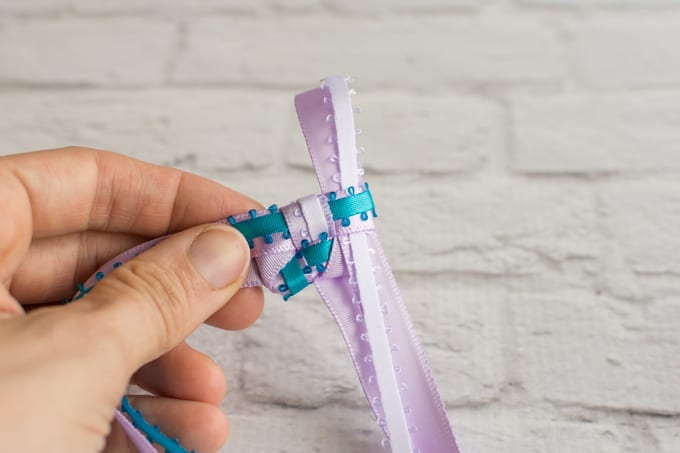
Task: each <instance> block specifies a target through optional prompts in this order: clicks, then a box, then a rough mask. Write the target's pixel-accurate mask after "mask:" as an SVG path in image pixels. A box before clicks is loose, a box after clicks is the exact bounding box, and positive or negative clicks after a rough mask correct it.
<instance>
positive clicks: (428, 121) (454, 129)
mask: <svg viewBox="0 0 680 453" xmlns="http://www.w3.org/2000/svg"><path fill="white" fill-rule="evenodd" d="M356 103H357V105H359V106H360V107H361V112H362V113H361V114H360V115H357V116H356V119H355V122H356V125H357V127H359V128H360V129H361V130H362V131H365V133H362V134H361V135H359V136H358V137H357V143H358V144H359V145H360V146H363V147H364V148H365V149H366V150H367V152H368V153H369V154H367V155H365V156H360V158H361V160H362V163H363V166H364V168H365V170H366V171H369V172H375V173H393V172H408V173H414V172H421V173H427V174H432V173H451V172H461V171H472V170H475V169H476V168H478V167H480V166H481V165H482V164H483V162H484V161H485V159H486V156H487V155H488V154H499V153H500V152H501V150H500V147H501V132H502V119H501V114H500V111H499V109H498V108H497V106H495V105H494V104H493V103H491V102H489V101H485V100H481V99H475V98H470V97H463V96H457V97H440V96H423V95H407V94H397V93H395V94H390V95H389V96H386V95H385V94H384V93H382V94H366V95H363V94H361V93H360V94H359V95H358V96H357V100H356ZM288 130H289V132H290V135H291V146H290V147H289V148H290V149H295V148H298V147H301V146H299V143H300V142H301V141H300V140H299V138H298V137H299V135H300V131H299V127H297V125H295V124H293V121H291V125H290V127H289V128H288ZM287 159H288V161H289V162H290V163H291V164H293V165H296V166H301V167H308V168H311V162H310V160H309V157H308V155H307V153H303V152H290V153H288V154H287Z"/></svg>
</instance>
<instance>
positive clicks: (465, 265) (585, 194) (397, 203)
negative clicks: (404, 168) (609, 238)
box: [368, 175, 599, 276]
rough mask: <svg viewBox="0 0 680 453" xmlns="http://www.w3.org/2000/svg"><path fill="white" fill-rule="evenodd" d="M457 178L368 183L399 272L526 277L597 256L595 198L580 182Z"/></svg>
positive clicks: (376, 180) (379, 220)
mask: <svg viewBox="0 0 680 453" xmlns="http://www.w3.org/2000/svg"><path fill="white" fill-rule="evenodd" d="M369 176H370V175H369ZM455 179H456V178H455V177H445V178H417V179H414V178H407V177H403V178H398V177H393V178H389V179H388V178H385V179H377V178H370V179H368V180H369V181H374V182H373V184H372V191H373V192H374V194H375V197H374V198H375V200H376V203H377V211H378V214H379V216H380V217H379V218H378V219H377V220H378V229H379V231H380V233H381V235H382V237H383V241H384V245H385V248H386V249H387V253H388V255H389V256H391V258H392V262H393V265H394V267H395V269H397V270H399V271H407V272H448V271H453V272H460V273H467V274H474V275H487V276H489V275H494V276H500V275H503V276H513V275H515V276H522V275H535V274H540V273H543V272H545V271H547V270H548V269H549V268H550V267H552V266H553V263H558V264H557V265H558V266H559V263H562V262H564V261H565V260H567V259H569V258H572V257H578V258H592V257H597V256H599V252H598V241H599V233H598V231H597V220H596V209H595V205H594V197H593V196H592V194H591V193H590V192H589V190H588V189H587V188H585V187H583V186H581V185H580V184H564V185H556V184H551V183H547V184H544V183H542V182H540V181H532V182H520V181H515V180H513V181H508V180H504V179H502V178H495V177H494V178H489V179H481V180H473V181H467V182H465V181H456V180H455Z"/></svg>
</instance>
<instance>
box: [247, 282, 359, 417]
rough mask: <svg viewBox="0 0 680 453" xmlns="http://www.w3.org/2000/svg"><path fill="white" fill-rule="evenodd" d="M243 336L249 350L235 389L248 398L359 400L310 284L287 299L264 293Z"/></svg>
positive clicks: (308, 402)
mask: <svg viewBox="0 0 680 453" xmlns="http://www.w3.org/2000/svg"><path fill="white" fill-rule="evenodd" d="M243 335H244V336H245V338H246V339H245V344H246V345H247V347H248V354H247V355H246V356H245V357H244V358H243V363H242V367H243V368H242V369H243V374H242V377H241V383H242V388H241V389H240V391H241V392H244V393H245V395H246V397H247V398H248V399H249V400H251V401H255V402H263V403H275V404H279V405H284V406H294V407H299V408H308V409H311V408H318V407H321V406H323V405H326V404H330V403H333V402H334V401H338V400H347V401H350V402H355V403H356V404H361V403H362V398H363V394H362V393H361V390H360V387H359V382H358V380H357V378H356V374H355V372H354V368H353V367H352V362H351V359H350V356H349V354H348V353H347V351H346V349H345V344H344V342H343V340H342V337H341V336H340V334H339V333H338V330H337V327H336V326H335V322H334V321H333V319H332V317H331V315H330V314H329V313H328V311H327V310H326V307H325V306H324V305H323V303H321V302H320V301H319V300H317V298H316V297H315V296H314V293H313V289H312V288H309V289H308V291H306V292H305V294H304V295H297V296H296V297H295V299H294V302H293V299H291V303H287V304H284V303H283V301H282V300H281V298H280V297H279V296H273V295H272V296H271V297H269V298H268V303H267V307H266V310H265V313H264V315H263V317H262V319H261V322H258V323H257V324H256V325H255V326H253V327H251V328H250V329H248V330H246V331H244V332H243ZM367 410H368V409H367Z"/></svg>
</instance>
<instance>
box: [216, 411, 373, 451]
mask: <svg viewBox="0 0 680 453" xmlns="http://www.w3.org/2000/svg"><path fill="white" fill-rule="evenodd" d="M229 424H230V437H229V442H228V443H227V445H226V446H225V447H224V448H223V449H222V450H220V451H222V452H224V453H227V452H248V453H270V452H277V453H293V452H302V451H304V452H314V453H318V452H324V453H346V452H360V451H364V452H371V451H378V450H377V449H379V448H380V441H381V439H382V436H381V435H380V433H379V430H378V428H377V425H376V424H375V422H374V421H373V420H372V419H371V417H370V414H369V409H368V408H366V410H357V409H354V410H348V409H341V408H337V407H325V408H320V409H318V410H315V411H300V410H296V409H278V408H271V407H269V408H267V409H266V410H265V411H262V413H259V414H257V415H250V414H234V415H230V416H229ZM263 433H266V434H265V435H263Z"/></svg>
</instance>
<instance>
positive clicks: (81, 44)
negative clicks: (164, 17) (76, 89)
mask: <svg viewBox="0 0 680 453" xmlns="http://www.w3.org/2000/svg"><path fill="white" fill-rule="evenodd" d="M174 33H175V27H174V26H173V25H172V24H169V23H164V22H158V21H155V20H148V19H147V20H138V19H120V20H102V21H93V20H83V19H69V20H29V21H22V22H8V23H6V24H5V25H4V26H3V27H2V28H0V61H2V65H0V83H20V84H50V85H53V84H69V85H74V84H86V85H143V84H155V83H160V82H162V81H163V80H164V77H165V75H164V68H165V65H166V64H167V62H168V59H169V57H170V54H171V51H172V47H173V43H174Z"/></svg>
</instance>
